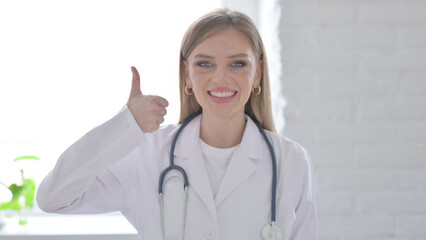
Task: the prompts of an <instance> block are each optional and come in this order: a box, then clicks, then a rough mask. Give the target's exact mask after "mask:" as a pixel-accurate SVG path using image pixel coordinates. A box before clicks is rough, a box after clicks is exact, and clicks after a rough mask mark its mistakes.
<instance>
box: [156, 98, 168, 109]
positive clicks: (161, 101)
mask: <svg viewBox="0 0 426 240" xmlns="http://www.w3.org/2000/svg"><path fill="white" fill-rule="evenodd" d="M154 101H155V102H156V103H158V104H159V105H160V106H162V107H167V106H169V102H168V101H167V100H166V99H165V98H162V97H159V96H157V97H156V98H155V100H154Z"/></svg>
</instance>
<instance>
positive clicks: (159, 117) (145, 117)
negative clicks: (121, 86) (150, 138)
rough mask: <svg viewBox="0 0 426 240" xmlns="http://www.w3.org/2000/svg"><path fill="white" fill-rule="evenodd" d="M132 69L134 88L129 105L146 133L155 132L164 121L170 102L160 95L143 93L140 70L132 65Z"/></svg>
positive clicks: (131, 91)
mask: <svg viewBox="0 0 426 240" xmlns="http://www.w3.org/2000/svg"><path fill="white" fill-rule="evenodd" d="M131 69H132V73H133V78H132V88H131V90H130V96H129V100H128V101H127V107H128V108H129V109H130V111H131V112H132V114H133V117H134V118H135V120H136V122H137V123H138V125H139V127H140V128H141V129H142V131H143V132H144V133H150V132H154V131H156V130H157V129H158V128H159V127H160V124H161V123H163V122H164V116H165V115H166V113H167V111H166V107H167V106H168V105H169V102H167V100H166V99H164V98H162V97H160V96H150V95H143V94H142V91H141V84H140V76H139V73H138V70H137V69H136V68H135V67H131Z"/></svg>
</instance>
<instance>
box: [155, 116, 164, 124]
mask: <svg viewBox="0 0 426 240" xmlns="http://www.w3.org/2000/svg"><path fill="white" fill-rule="evenodd" d="M163 122H164V118H163V117H161V116H160V117H158V120H157V123H158V124H162V123H163Z"/></svg>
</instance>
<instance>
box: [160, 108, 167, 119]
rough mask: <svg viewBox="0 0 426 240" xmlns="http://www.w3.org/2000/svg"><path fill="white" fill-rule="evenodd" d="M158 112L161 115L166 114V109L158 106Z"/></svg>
mask: <svg viewBox="0 0 426 240" xmlns="http://www.w3.org/2000/svg"><path fill="white" fill-rule="evenodd" d="M158 114H160V115H161V116H163V117H164V116H166V114H167V110H166V109H165V108H164V107H159V108H158Z"/></svg>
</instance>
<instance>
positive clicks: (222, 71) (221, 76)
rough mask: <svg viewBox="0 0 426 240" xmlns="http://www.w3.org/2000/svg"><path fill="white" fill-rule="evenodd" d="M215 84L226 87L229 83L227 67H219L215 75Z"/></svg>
mask: <svg viewBox="0 0 426 240" xmlns="http://www.w3.org/2000/svg"><path fill="white" fill-rule="evenodd" d="M212 80H213V82H214V83H216V84H218V85H224V84H226V83H227V82H229V73H228V72H227V69H226V67H225V66H218V67H217V68H216V69H215V71H214V75H213V79H212Z"/></svg>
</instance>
